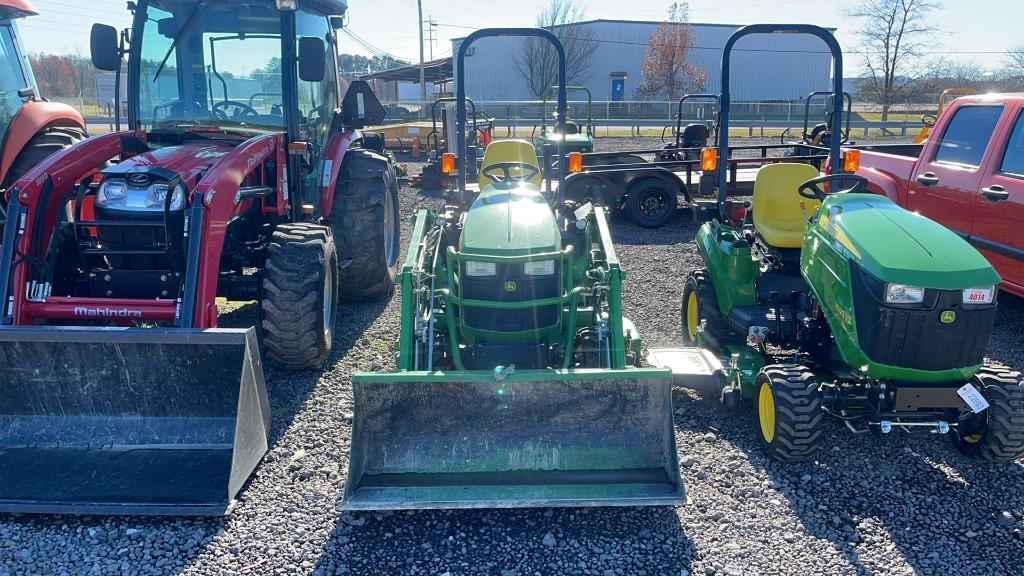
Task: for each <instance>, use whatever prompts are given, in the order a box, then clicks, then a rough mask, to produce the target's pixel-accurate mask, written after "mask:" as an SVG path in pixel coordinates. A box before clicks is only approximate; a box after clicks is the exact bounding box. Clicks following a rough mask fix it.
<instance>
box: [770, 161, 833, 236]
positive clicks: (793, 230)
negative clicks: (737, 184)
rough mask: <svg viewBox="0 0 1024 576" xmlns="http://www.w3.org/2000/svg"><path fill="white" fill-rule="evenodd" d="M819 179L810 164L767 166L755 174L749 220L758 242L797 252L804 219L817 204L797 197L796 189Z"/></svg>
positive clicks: (804, 225) (803, 227)
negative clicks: (751, 212)
mask: <svg viewBox="0 0 1024 576" xmlns="http://www.w3.org/2000/svg"><path fill="white" fill-rule="evenodd" d="M819 176H821V174H820V173H819V172H818V169H817V168H815V167H814V166H811V165H810V164H796V163H779V164H768V165H766V166H762V167H761V169H760V170H758V171H757V178H756V179H755V180H754V199H753V220H754V230H755V232H756V234H757V236H758V238H760V239H761V240H763V242H764V243H765V244H767V245H768V246H769V247H771V248H776V249H781V250H785V249H793V248H796V249H799V248H800V246H801V244H802V243H803V239H804V230H805V229H806V228H807V217H808V216H810V215H811V214H814V212H815V211H816V210H817V209H818V208H819V207H820V206H821V202H820V201H818V200H810V199H807V198H804V197H803V196H801V195H800V193H799V189H800V185H801V184H803V183H804V182H807V181H808V180H812V179H814V178H818V177H819ZM801 202H803V204H804V209H803V210H801V208H800V203H801ZM805 212H806V215H805Z"/></svg>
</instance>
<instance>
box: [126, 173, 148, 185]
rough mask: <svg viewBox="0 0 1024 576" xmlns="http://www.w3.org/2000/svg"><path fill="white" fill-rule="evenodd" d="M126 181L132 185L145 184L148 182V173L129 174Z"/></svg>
mask: <svg viewBox="0 0 1024 576" xmlns="http://www.w3.org/2000/svg"><path fill="white" fill-rule="evenodd" d="M128 183H129V184H131V185H132V186H139V187H142V186H146V185H147V184H149V174H129V175H128Z"/></svg>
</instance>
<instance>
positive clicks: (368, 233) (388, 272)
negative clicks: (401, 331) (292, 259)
mask: <svg viewBox="0 0 1024 576" xmlns="http://www.w3.org/2000/svg"><path fill="white" fill-rule="evenodd" d="M398 211H399V207H398V173H397V168H396V167H395V162H394V159H393V158H392V157H391V156H390V155H382V154H378V153H376V152H373V151H370V150H363V149H355V150H349V151H348V153H347V154H345V159H344V162H343V164H342V166H341V174H340V175H339V177H338V184H337V186H336V188H335V190H334V204H333V206H332V207H331V214H330V217H329V218H328V219H329V220H330V223H331V227H332V228H333V230H334V238H335V242H337V244H338V255H339V257H340V262H341V268H340V275H339V281H340V282H341V297H342V298H343V299H345V300H349V301H355V302H359V301H367V300H377V299H383V298H387V297H389V296H391V294H392V293H393V292H394V290H395V269H396V267H397V264H398V242H399V235H400V233H401V223H400V221H399V212H398Z"/></svg>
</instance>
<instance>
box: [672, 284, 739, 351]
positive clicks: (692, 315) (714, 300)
mask: <svg viewBox="0 0 1024 576" xmlns="http://www.w3.org/2000/svg"><path fill="white" fill-rule="evenodd" d="M680 318H681V319H682V327H683V343H684V344H686V345H687V346H696V345H697V327H698V326H700V323H701V321H702V320H703V321H704V322H705V324H704V335H705V336H706V337H707V340H708V344H710V345H711V346H712V347H715V348H718V347H720V346H721V343H722V338H723V337H724V336H726V335H727V334H728V331H729V328H728V327H727V326H726V324H725V320H724V319H723V318H722V313H721V312H720V311H719V309H718V297H717V296H716V295H715V286H714V285H713V284H712V283H711V280H710V279H708V272H707V270H695V271H693V272H691V273H690V275H689V276H687V278H686V284H684V285H683V302H682V306H681V313H680Z"/></svg>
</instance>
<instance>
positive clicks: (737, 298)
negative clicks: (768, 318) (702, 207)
mask: <svg viewBox="0 0 1024 576" xmlns="http://www.w3.org/2000/svg"><path fill="white" fill-rule="evenodd" d="M731 234H733V233H732V232H731V231H729V230H728V229H725V230H723V228H722V225H721V224H719V222H718V221H717V220H712V221H710V222H705V223H704V224H702V225H701V227H700V228H699V229H698V230H697V236H696V238H694V243H695V244H696V245H697V251H698V252H700V255H701V258H702V259H703V260H704V267H705V268H706V269H707V274H708V276H709V277H710V279H711V284H712V286H713V287H714V289H715V297H716V298H717V299H718V306H719V310H720V312H721V313H722V315H723V316H725V317H728V316H729V311H730V310H732V309H733V308H734V307H736V306H749V305H751V304H754V303H756V302H757V278H758V275H759V268H758V265H757V262H756V261H755V260H754V259H753V258H752V257H751V250H750V246H749V245H748V244H746V243H745V242H738V241H736V240H738V239H737V238H735V236H731Z"/></svg>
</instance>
